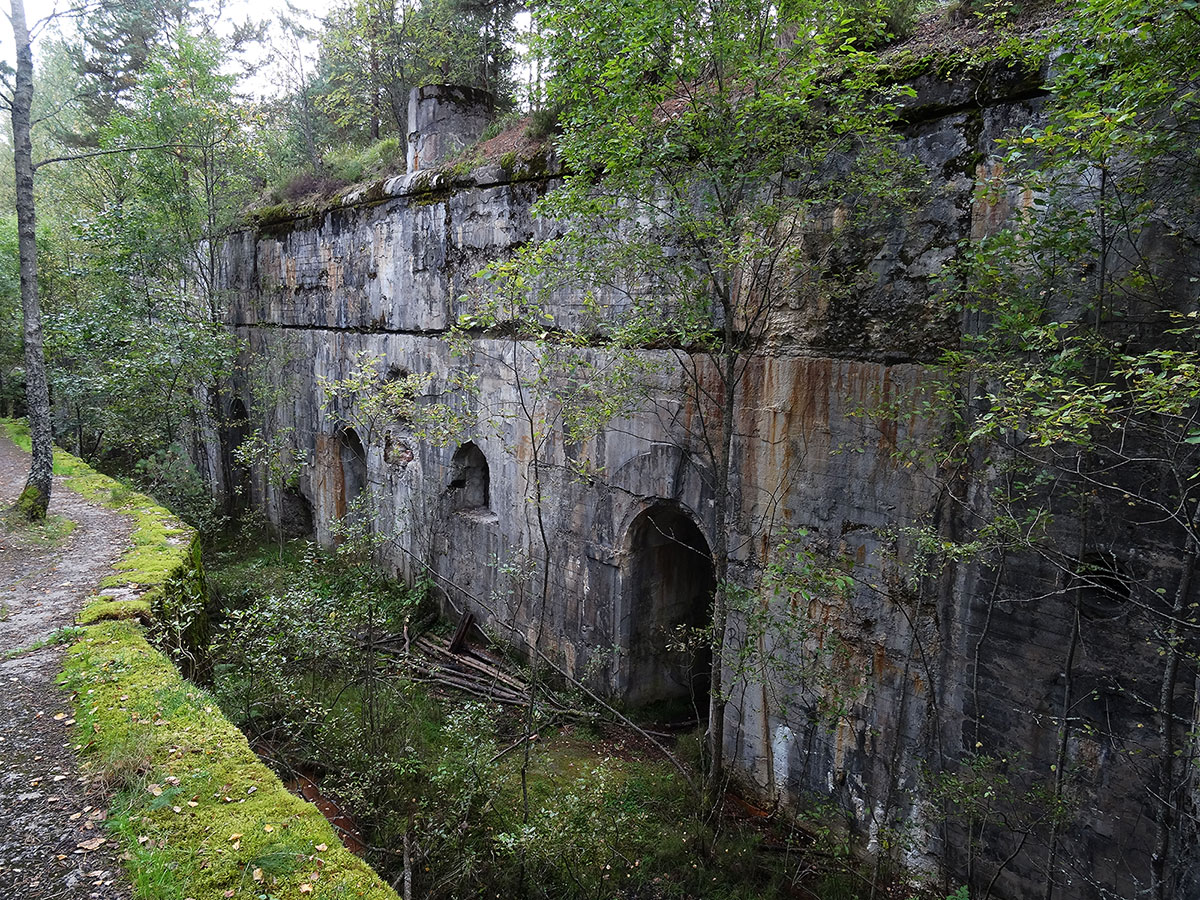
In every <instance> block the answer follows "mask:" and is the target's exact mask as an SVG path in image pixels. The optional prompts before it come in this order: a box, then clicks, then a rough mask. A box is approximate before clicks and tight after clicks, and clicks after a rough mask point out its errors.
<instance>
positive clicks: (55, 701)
mask: <svg viewBox="0 0 1200 900" xmlns="http://www.w3.org/2000/svg"><path fill="white" fill-rule="evenodd" d="M27 472H28V457H27V456H26V455H25V454H24V453H22V452H21V451H20V450H18V449H17V448H16V447H15V446H14V445H13V444H12V442H11V441H9V439H8V437H7V436H6V435H3V434H0V508H7V507H8V505H9V504H10V503H11V502H12V500H13V499H14V498H15V497H16V496H17V494H18V493H19V492H20V489H21V487H22V486H23V485H24V481H25V475H26V473H27ZM55 482H56V484H55V490H54V496H53V502H52V503H51V507H50V511H51V513H54V514H57V515H60V516H65V517H67V518H69V519H72V520H73V521H74V522H76V523H77V524H76V527H75V530H74V531H72V532H71V533H70V535H69V536H68V537H67V538H66V539H65V540H64V541H63V542H61V543H58V545H57V546H53V547H48V546H46V545H44V544H41V543H39V542H37V541H35V540H31V539H30V538H29V536H28V535H23V534H13V533H10V532H8V531H7V530H5V529H4V528H3V527H2V526H0V898H5V900H10V898H11V900H77V898H101V900H117V898H122V900H124V898H128V897H129V886H128V883H127V881H126V879H125V876H124V873H123V870H122V868H121V865H120V863H119V862H118V861H117V860H114V859H113V857H112V852H111V851H109V852H104V851H103V850H95V851H89V850H86V849H84V848H81V847H80V845H81V844H86V843H88V842H89V841H90V840H92V839H94V838H96V837H98V836H100V835H102V834H103V826H101V825H100V824H99V823H100V821H102V820H103V817H104V810H105V808H106V802H105V799H104V798H103V797H101V796H99V795H98V792H97V791H96V790H95V789H94V788H93V787H92V786H91V785H89V784H88V782H87V779H86V778H85V777H83V776H81V774H80V771H79V765H78V762H77V761H76V758H75V753H74V751H73V750H72V749H71V747H72V745H71V741H70V740H69V738H70V728H68V727H67V723H68V722H69V721H70V718H69V716H70V709H71V708H70V703H69V700H70V698H69V697H68V695H67V694H66V693H65V692H64V691H63V690H62V689H60V688H59V687H58V686H57V684H56V683H55V677H56V676H57V675H58V673H59V671H60V670H61V668H62V665H61V661H62V653H63V650H62V647H61V646H56V645H49V646H45V647H42V648H41V649H38V650H33V651H30V652H27V653H23V654H21V655H19V656H16V657H14V658H12V659H8V658H7V656H8V654H10V653H11V652H12V651H14V650H19V649H21V648H24V647H31V646H33V645H35V644H37V643H38V642H39V641H44V640H45V639H46V638H47V637H49V636H50V635H51V634H52V632H53V631H54V630H55V629H57V628H60V627H62V626H64V625H70V624H71V622H72V621H73V619H74V616H75V613H76V612H77V611H78V610H79V608H80V606H81V605H82V603H83V601H84V600H85V599H86V598H87V597H88V596H89V595H90V594H91V593H93V592H94V591H95V588H96V586H97V585H98V584H99V582H100V579H102V578H103V577H104V576H105V575H108V574H109V573H111V571H112V563H113V562H114V561H115V560H116V559H117V557H118V556H120V554H121V552H122V550H123V549H124V548H125V546H126V543H127V541H128V538H129V531H130V526H129V523H128V521H127V520H126V519H125V518H124V517H122V516H119V515H117V514H116V513H114V512H111V511H109V510H105V509H101V508H99V507H96V506H92V505H90V504H88V503H86V502H84V501H83V500H82V499H81V498H80V497H78V496H76V495H75V494H72V493H71V492H69V491H67V490H66V489H65V488H63V487H62V485H61V484H59V483H58V479H55Z"/></svg>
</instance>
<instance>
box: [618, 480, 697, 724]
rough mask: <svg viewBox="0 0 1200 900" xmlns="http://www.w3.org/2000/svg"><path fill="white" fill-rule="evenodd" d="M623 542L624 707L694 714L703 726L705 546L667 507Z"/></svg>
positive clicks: (647, 513) (651, 512)
mask: <svg viewBox="0 0 1200 900" xmlns="http://www.w3.org/2000/svg"><path fill="white" fill-rule="evenodd" d="M629 538H630V541H629V550H630V553H629V558H628V568H627V572H626V578H627V581H626V590H625V595H626V598H627V602H628V607H627V608H628V611H629V613H628V614H629V630H628V634H629V644H628V656H627V660H628V669H627V672H628V676H627V680H626V688H625V702H626V704H627V705H628V706H630V707H631V708H642V709H647V711H649V708H653V709H654V714H655V715H656V716H658V715H661V716H663V717H667V716H680V715H683V714H694V715H695V716H696V717H697V719H699V720H700V721H701V722H703V721H704V719H705V717H706V715H707V710H708V686H709V679H710V677H711V673H712V649H711V639H710V635H709V634H708V627H709V625H710V624H711V622H712V598H713V591H714V589H715V588H716V577H715V575H714V573H713V559H712V551H711V549H710V548H709V546H708V541H706V540H705V539H704V535H703V534H702V533H701V532H700V529H699V528H698V527H697V525H696V523H695V522H694V521H693V520H692V518H691V516H690V515H689V514H688V513H687V512H686V511H685V510H684V508H683V507H682V506H680V505H678V504H675V503H668V502H662V503H656V504H654V505H653V506H651V507H650V508H648V509H646V510H643V511H642V512H641V513H640V514H638V516H637V518H636V519H634V520H633V524H632V525H631V526H630V530H629Z"/></svg>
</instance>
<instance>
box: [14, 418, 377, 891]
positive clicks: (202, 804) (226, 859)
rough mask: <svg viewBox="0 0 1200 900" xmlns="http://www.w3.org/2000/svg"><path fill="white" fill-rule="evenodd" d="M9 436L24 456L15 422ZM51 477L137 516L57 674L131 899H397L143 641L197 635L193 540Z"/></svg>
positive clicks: (102, 493) (74, 474)
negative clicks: (100, 792) (106, 797)
mask: <svg viewBox="0 0 1200 900" xmlns="http://www.w3.org/2000/svg"><path fill="white" fill-rule="evenodd" d="M4 427H5V428H6V430H7V431H8V433H9V434H10V436H12V438H13V439H14V440H15V441H16V442H17V443H18V445H20V446H23V447H25V448H26V449H28V446H29V439H28V433H27V431H26V430H25V428H24V425H23V423H13V422H5V423H4ZM54 470H55V473H56V474H58V475H61V476H63V477H64V479H65V481H66V484H67V486H68V487H69V488H70V489H71V490H73V491H76V492H78V493H80V494H81V495H83V496H84V497H86V498H87V499H89V500H91V501H93V502H95V503H98V504H100V505H103V506H105V507H108V508H110V509H113V510H115V511H116V512H118V513H121V514H124V515H130V516H132V517H133V518H134V520H135V527H134V531H133V536H132V546H131V548H130V549H129V551H128V552H127V553H125V554H124V555H123V556H122V558H121V559H120V560H119V561H118V562H117V563H116V566H115V568H116V570H117V572H116V574H115V575H113V576H111V577H110V578H108V579H106V580H105V583H104V585H103V586H102V587H105V588H113V589H116V590H115V591H113V592H109V593H108V595H107V597H105V596H98V597H97V598H96V599H95V600H93V601H92V602H91V603H89V604H88V605H87V606H86V607H85V609H84V610H83V611H82V612H81V613H80V615H79V622H80V624H85V625H87V626H88V627H86V628H85V629H84V630H83V633H82V636H81V637H80V639H79V640H78V641H77V642H76V643H74V644H73V645H72V646H71V648H70V649H69V650H68V651H67V654H66V657H65V662H64V671H63V674H62V676H61V681H62V683H63V684H64V685H65V686H66V687H67V688H68V689H69V690H71V691H72V692H73V693H74V697H73V701H74V707H75V719H76V724H75V726H74V729H75V730H74V738H75V744H76V750H77V751H78V752H79V755H80V763H81V765H82V766H83V767H84V768H85V769H86V770H88V771H89V772H90V773H91V774H92V775H94V776H96V777H98V778H99V779H101V780H102V783H103V784H104V785H105V786H106V788H107V789H108V791H109V793H110V794H111V808H110V811H109V815H108V819H107V825H108V834H107V835H106V836H105V838H104V840H105V841H112V842H115V843H116V844H118V845H119V846H120V848H121V850H122V851H123V852H122V858H123V859H124V860H125V862H126V866H127V867H128V869H129V873H130V880H131V881H132V883H133V886H134V892H135V896H137V897H139V898H145V900H186V898H193V900H227V898H239V897H242V898H259V897H276V898H280V900H282V898H287V897H314V898H367V900H396V894H395V893H394V892H393V891H392V890H390V889H389V888H388V887H387V886H386V885H385V884H384V883H383V882H382V881H381V880H380V879H379V878H378V876H377V875H376V874H375V873H374V872H373V871H372V870H371V869H370V868H369V867H368V866H367V865H366V864H365V863H364V862H362V861H361V860H360V859H358V858H357V857H355V856H354V855H352V854H351V853H349V852H348V851H346V850H345V849H343V848H342V846H341V844H340V842H339V841H338V839H337V838H336V837H335V835H334V833H333V830H332V828H331V827H330V825H329V823H328V822H327V821H326V820H325V819H324V817H323V816H322V815H321V813H320V812H319V811H318V810H317V809H316V808H315V807H314V806H312V805H310V804H308V803H306V802H305V801H303V800H301V799H300V798H298V797H295V796H293V795H292V794H290V793H289V792H288V791H287V790H286V789H285V788H284V786H283V784H282V783H281V782H280V781H279V779H278V778H277V777H276V776H275V775H274V773H272V772H271V771H270V770H269V769H268V768H267V767H266V766H264V765H263V764H262V763H261V762H259V760H258V758H257V757H256V756H255V755H254V753H253V752H252V751H251V749H250V746H249V744H248V743H247V742H246V738H245V737H244V736H243V735H242V733H241V732H240V731H239V730H238V729H237V728H236V727H234V725H233V724H231V723H230V722H229V720H228V719H226V718H225V717H224V716H223V715H222V714H221V711H220V709H219V708H218V706H217V703H216V701H215V700H213V699H212V697H210V696H209V695H208V694H206V693H205V692H204V691H203V690H202V689H200V688H199V687H197V686H196V685H194V684H192V683H190V682H188V681H186V680H185V679H184V678H183V677H182V675H181V674H180V672H179V670H178V669H177V668H176V667H175V665H174V664H173V663H172V662H171V660H170V659H168V658H167V657H166V656H164V655H163V653H161V652H160V651H159V650H157V649H156V648H155V647H154V646H152V645H151V644H150V642H149V640H148V637H149V634H150V632H151V631H154V632H157V633H160V634H162V635H164V636H169V635H172V634H173V635H174V644H175V646H177V647H182V646H183V645H185V644H187V643H189V641H190V639H191V638H195V637H196V636H197V635H196V634H195V633H194V632H193V633H191V634H184V635H181V634H180V630H181V628H183V629H184V630H186V627H188V623H190V620H191V618H192V617H190V616H188V615H187V614H186V613H187V611H188V610H189V609H190V608H194V607H195V606H196V604H197V603H198V602H200V599H201V598H202V590H203V572H202V570H201V568H200V557H199V551H198V547H197V545H196V541H195V536H194V534H193V533H192V532H191V530H190V529H189V528H187V527H186V526H185V525H183V524H182V523H181V522H179V521H178V520H177V519H175V517H174V516H172V515H171V514H170V513H169V512H168V511H167V510H165V509H163V508H162V507H161V506H159V505H157V504H156V503H155V502H154V501H153V500H152V499H150V498H149V497H146V496H144V495H142V494H138V493H136V492H134V491H132V490H130V489H129V488H128V487H127V486H125V485H122V484H120V483H119V482H116V481H114V480H112V479H110V478H108V477H107V476H104V475H101V474H100V473H98V472H96V471H94V470H93V469H91V468H90V467H89V466H87V465H86V464H84V463H83V462H81V461H80V460H78V459H76V458H75V457H73V456H71V455H70V454H67V453H64V452H62V451H58V450H56V451H55V455H54ZM122 589H124V590H122ZM114 597H115V598H116V599H113V598H114ZM197 621H200V622H202V621H203V620H202V617H200V618H199V619H197ZM190 627H193V628H194V627H196V626H194V625H191V626H190ZM181 638H182V639H181ZM170 643H171V641H170V640H169V641H168V645H170Z"/></svg>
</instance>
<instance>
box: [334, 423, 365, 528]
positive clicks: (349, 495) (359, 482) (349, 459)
mask: <svg viewBox="0 0 1200 900" xmlns="http://www.w3.org/2000/svg"><path fill="white" fill-rule="evenodd" d="M338 437H339V443H340V445H341V451H340V456H341V464H342V500H343V503H344V506H343V508H342V509H341V510H339V512H340V514H341V515H345V514H346V513H347V512H349V510H350V508H351V506H352V505H353V503H354V501H355V500H357V499H358V497H359V495H360V494H362V492H363V490H364V489H365V488H366V486H367V450H366V448H365V447H364V446H363V443H362V441H361V440H359V437H358V434H357V433H356V432H355V430H354V429H353V428H347V429H346V430H345V431H343V432H342V433H341V434H340V435H339V436H338Z"/></svg>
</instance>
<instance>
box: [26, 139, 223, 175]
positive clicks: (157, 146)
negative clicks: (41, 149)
mask: <svg viewBox="0 0 1200 900" xmlns="http://www.w3.org/2000/svg"><path fill="white" fill-rule="evenodd" d="M199 146H201V145H200V144H178V143H176V144H141V145H138V146H135V147H116V148H114V149H112V150H92V151H90V152H88V153H73V154H70V155H68V156H52V157H50V158H49V159H43V160H41V161H39V162H36V163H34V164H33V168H34V171H37V170H38V169H40V168H41V167H42V166H48V165H50V164H51V163H59V162H76V161H78V160H81V159H92V158H93V157H96V156H112V155H113V154H116V153H135V152H137V151H138V150H184V149H189V150H194V149H195V148H196V147H199Z"/></svg>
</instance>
